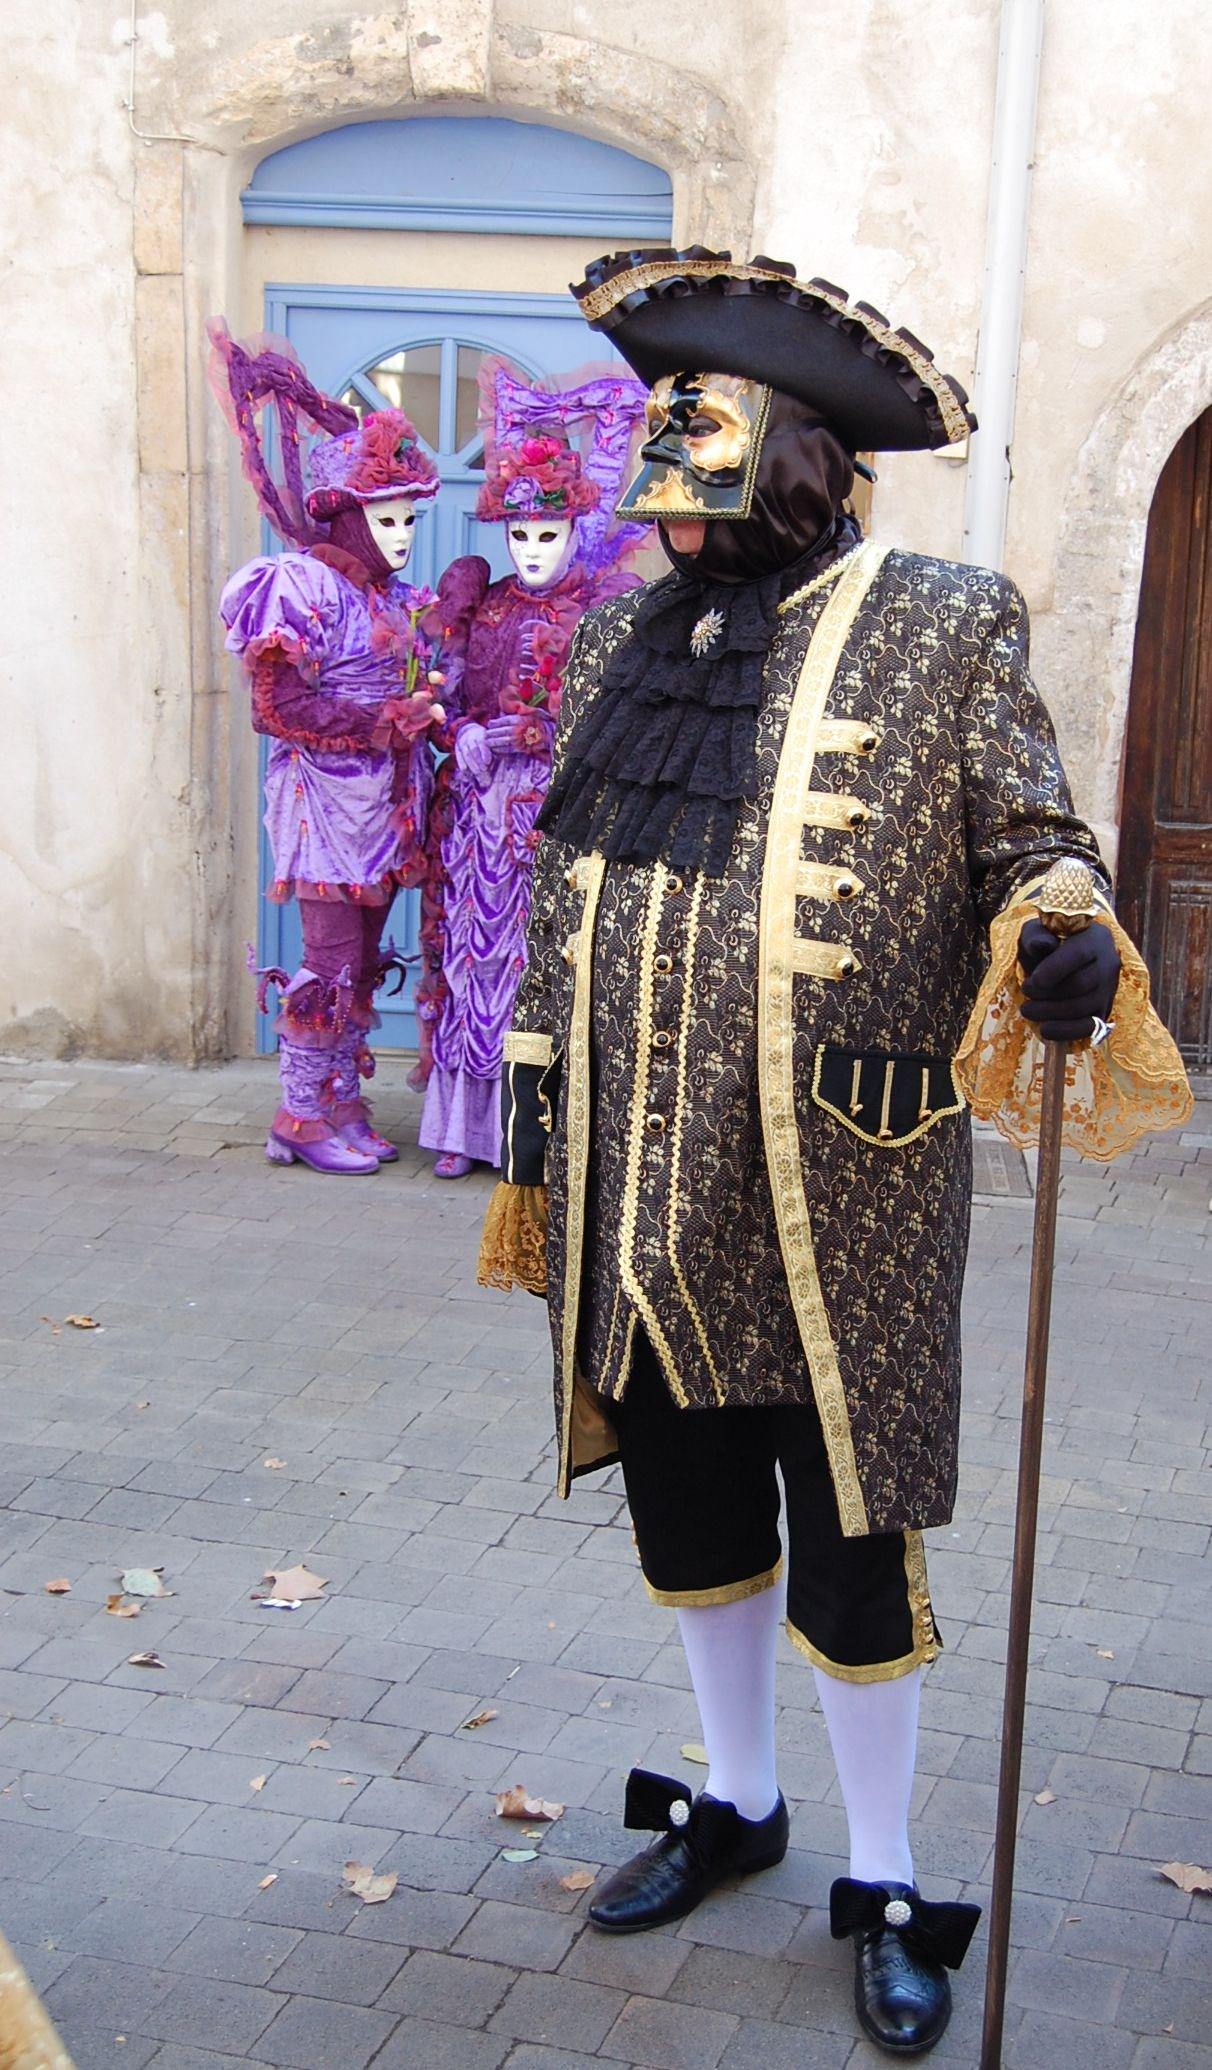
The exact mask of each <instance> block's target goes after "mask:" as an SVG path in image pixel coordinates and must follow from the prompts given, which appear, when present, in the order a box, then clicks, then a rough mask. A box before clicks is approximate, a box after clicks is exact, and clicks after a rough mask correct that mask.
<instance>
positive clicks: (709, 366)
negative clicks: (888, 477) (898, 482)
mask: <svg viewBox="0 0 1212 2070" xmlns="http://www.w3.org/2000/svg"><path fill="white" fill-rule="evenodd" d="M573 293H574V294H575V295H576V296H577V299H578V301H579V302H580V303H581V307H582V312H583V313H584V314H585V315H586V317H587V320H588V321H589V322H590V324H591V325H592V326H593V328H594V329H597V330H601V331H602V332H604V333H605V334H606V335H607V336H608V337H609V339H610V341H611V344H612V345H614V346H616V347H617V349H618V351H619V352H620V353H621V354H622V356H623V358H624V359H625V360H626V361H627V363H628V365H629V366H630V367H632V368H633V369H634V371H635V372H636V373H637V374H638V375H639V377H640V379H641V380H642V381H645V382H647V383H648V384H649V386H651V384H652V383H653V382H654V381H657V380H659V379H660V378H661V376H662V375H665V374H676V373H683V372H695V373H700V372H701V373H706V372H713V373H730V374H742V375H745V376H747V377H748V378H749V379H750V380H754V381H761V382H764V383H766V384H767V385H768V386H770V387H771V388H777V389H779V390H780V391H781V392H782V393H783V394H784V395H790V396H794V397H795V398H796V400H797V401H799V402H802V403H805V404H806V405H807V406H808V407H809V408H810V409H813V410H816V411H817V412H818V413H819V414H820V415H821V416H822V417H823V418H824V419H825V420H826V422H827V423H828V424H829V425H830V426H831V428H832V429H833V430H834V431H835V432H836V433H837V436H838V437H839V438H840V439H841V440H842V441H843V443H844V444H845V445H846V446H847V447H848V448H849V450H850V451H851V452H861V451H868V450H870V451H875V452H912V451H916V450H921V449H929V448H935V447H940V446H946V445H950V444H953V443H955V442H956V441H957V440H959V439H962V438H964V437H966V436H967V433H968V432H969V431H970V430H972V429H974V428H975V422H976V420H975V418H974V417H973V416H972V413H971V411H970V410H969V409H968V407H967V400H968V399H967V396H966V394H965V392H964V390H963V389H962V388H961V387H960V385H959V383H958V382H956V381H954V380H953V379H952V378H951V377H950V376H949V375H946V374H943V373H941V372H940V371H939V370H938V368H937V367H935V365H934V362H933V359H932V358H931V355H930V353H929V352H928V350H927V348H926V347H925V346H924V345H922V344H921V343H920V341H919V340H918V339H916V338H914V337H913V336H912V335H911V334H910V333H909V332H907V331H893V330H892V328H891V326H890V325H889V323H888V320H887V318H886V317H884V316H881V314H880V312H879V311H878V310H876V309H872V308H870V306H869V305H867V304H865V303H855V304H853V305H852V304H850V303H848V302H847V300H846V297H845V295H844V293H843V292H842V290H841V289H839V288H834V287H832V286H831V285H830V284H829V283H828V282H827V281H809V282H800V281H797V280H796V279H795V278H794V276H793V275H792V274H791V272H790V269H789V268H786V267H784V266H781V265H779V264H778V263H777V262H775V261H770V260H762V259H755V260H754V261H753V263H752V266H748V267H739V266H734V265H733V263H732V261H731V260H730V258H729V256H728V254H727V253H722V252H721V253H709V252H704V251H702V250H695V251H693V252H663V253H662V252H630V253H625V254H619V255H617V257H615V258H613V259H603V260H599V261H598V262H597V263H596V265H595V266H593V267H591V268H590V269H589V271H588V273H587V275H586V278H585V280H584V281H583V282H582V283H580V284H579V285H577V286H575V287H574V288H573Z"/></svg>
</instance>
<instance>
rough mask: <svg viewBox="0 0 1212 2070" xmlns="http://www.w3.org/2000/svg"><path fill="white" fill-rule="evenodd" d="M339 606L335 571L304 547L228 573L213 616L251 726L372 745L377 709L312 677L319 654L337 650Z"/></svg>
mask: <svg viewBox="0 0 1212 2070" xmlns="http://www.w3.org/2000/svg"><path fill="white" fill-rule="evenodd" d="M343 611H344V605H343V599H342V595H341V589H340V585H339V582H338V580H337V577H336V576H335V575H334V574H333V572H332V570H331V569H330V568H328V567H326V566H325V564H324V562H323V561H313V560H311V559H310V558H309V557H308V556H307V555H306V554H295V553H286V554H282V555H281V556H280V557H279V558H278V559H276V560H272V559H264V560H256V561H250V562H249V563H248V566H247V567H245V568H241V569H240V570H239V572H238V574H235V575H233V576H232V578H231V581H230V582H229V583H228V585H227V587H226V589H225V590H224V592H223V595H222V597H221V598H220V600H219V615H220V616H221V618H222V619H223V622H224V624H225V625H226V627H227V639H226V642H225V645H226V646H227V647H228V649H229V650H230V651H231V652H232V653H233V654H239V655H240V656H241V658H242V659H243V662H244V666H245V668H246V669H247V671H248V675H249V679H250V682H251V686H252V722H253V726H254V728H255V730H256V731H257V732H258V733H268V734H272V735H274V736H275V737H276V738H277V739H279V740H289V741H291V742H292V743H293V744H294V745H295V746H297V747H310V748H323V749H327V750H328V751H329V752H330V753H341V754H350V753H365V752H366V751H367V750H368V749H370V748H372V747H373V746H375V744H376V743H375V730H376V727H377V726H378V723H379V715H378V712H377V711H376V710H374V709H373V708H372V707H368V706H366V705H364V704H359V703H358V702H356V701H355V700H354V699H352V698H347V697H341V696H339V695H335V694H334V693H333V692H332V691H330V690H326V689H324V688H323V686H322V684H321V680H320V677H321V670H322V667H323V663H324V660H325V657H326V655H328V654H330V653H334V652H339V651H340V645H341V630H342V618H343Z"/></svg>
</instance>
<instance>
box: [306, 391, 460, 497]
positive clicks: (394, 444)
mask: <svg viewBox="0 0 1212 2070" xmlns="http://www.w3.org/2000/svg"><path fill="white" fill-rule="evenodd" d="M308 471H309V473H310V475H311V480H312V489H311V494H310V495H309V496H308V498H307V510H308V515H309V516H310V517H313V518H322V519H324V520H325V521H327V520H328V519H330V518H334V517H336V516H338V514H339V513H340V512H341V511H343V510H352V509H353V507H354V506H355V505H356V504H361V503H381V502H383V501H384V500H385V499H386V498H387V497H389V496H411V497H412V499H413V501H414V502H418V503H420V502H425V501H427V500H428V498H429V497H431V496H436V495H437V493H438V470H437V468H436V467H435V466H434V463H433V461H432V460H431V459H430V457H429V455H428V453H427V452H426V451H425V449H424V447H423V446H422V444H421V441H420V439H419V438H418V437H417V431H416V426H415V425H414V424H413V423H412V421H411V419H410V418H408V417H406V416H405V415H404V412H403V410H375V411H374V412H373V413H372V415H370V416H369V417H364V418H363V419H362V422H361V423H360V424H359V425H357V426H356V427H355V429H354V430H352V431H345V432H342V433H341V435H340V437H339V438H329V439H325V440H324V442H323V444H322V445H318V446H313V448H312V450H311V453H310V455H309V456H308Z"/></svg>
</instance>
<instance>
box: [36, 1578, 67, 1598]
mask: <svg viewBox="0 0 1212 2070" xmlns="http://www.w3.org/2000/svg"><path fill="white" fill-rule="evenodd" d="M42 1586H43V1588H44V1590H45V1591H46V1594H47V1595H48V1596H70V1594H71V1592H72V1585H71V1582H70V1581H44V1582H43V1584H42Z"/></svg>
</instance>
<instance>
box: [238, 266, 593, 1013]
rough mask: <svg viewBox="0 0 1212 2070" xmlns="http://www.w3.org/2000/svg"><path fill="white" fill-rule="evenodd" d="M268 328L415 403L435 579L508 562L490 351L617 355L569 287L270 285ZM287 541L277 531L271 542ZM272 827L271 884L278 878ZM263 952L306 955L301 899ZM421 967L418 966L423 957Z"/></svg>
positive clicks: (574, 357)
mask: <svg viewBox="0 0 1212 2070" xmlns="http://www.w3.org/2000/svg"><path fill="white" fill-rule="evenodd" d="M266 328H267V329H268V330H269V331H271V332H276V333H277V334H278V335H280V336H281V335H285V336H286V337H288V338H289V339H290V341H291V343H292V344H293V345H294V346H295V348H296V350H297V352H298V354H299V357H300V358H301V360H302V361H303V364H304V366H305V367H306V368H307V371H308V374H309V375H310V377H311V379H312V380H313V381H314V382H315V383H316V384H317V386H318V387H320V388H323V389H324V390H326V391H327V393H328V394H330V395H339V396H342V397H344V398H345V400H347V401H348V402H350V403H352V404H353V405H354V407H355V408H357V409H360V410H376V409H382V408H384V407H385V406H395V407H398V408H401V409H404V410H406V411H407V413H408V415H409V416H410V417H411V418H412V419H413V422H414V423H415V424H416V427H417V430H418V432H419V434H420V436H421V438H422V440H423V442H424V443H425V445H426V446H427V447H428V449H429V451H430V452H431V453H432V454H433V457H434V459H435V461H436V462H437V465H438V470H439V473H440V475H441V479H442V489H441V493H440V495H439V497H438V499H437V501H436V504H435V505H432V506H431V507H430V508H429V509H428V510H427V511H425V512H424V514H423V515H420V516H419V520H418V525H417V535H418V536H417V543H416V546H415V548H414V549H413V557H412V561H411V562H410V564H409V570H408V572H409V576H410V578H411V579H412V580H413V581H415V582H427V583H430V584H436V582H437V580H438V577H439V576H440V575H441V573H442V571H443V569H445V568H447V567H449V565H450V563H451V561H453V560H455V559H456V558H457V557H458V556H459V555H460V554H466V553H482V554H483V555H484V556H485V558H486V559H487V560H488V561H489V563H490V564H491V567H492V571H493V574H494V575H500V574H503V573H504V572H505V571H506V569H507V568H508V566H509V559H508V555H507V553H506V551H505V544H504V537H503V531H502V527H501V526H500V525H482V524H480V523H479V522H478V520H477V519H476V516H475V501H476V495H477V493H478V490H479V487H480V484H481V482H482V480H483V471H484V470H483V451H482V445H481V441H480V438H479V435H478V432H477V429H476V420H477V406H478V382H477V376H478V372H479V367H480V363H481V361H482V359H483V358H484V356H485V355H486V354H495V355H500V356H502V357H504V358H506V359H508V360H509V361H511V362H512V364H513V365H514V366H515V367H516V368H517V370H518V371H519V372H520V373H522V374H525V375H529V376H532V377H533V376H536V375H540V374H560V373H571V372H573V371H574V370H575V369H577V368H579V367H581V366H583V365H584V364H585V362H586V361H587V360H590V359H592V360H593V361H595V362H597V363H601V362H602V361H604V360H607V359H613V358H614V357H615V355H614V354H613V352H612V351H611V350H610V348H609V347H608V346H606V345H605V343H604V342H603V341H601V340H599V339H597V338H592V339H591V338H590V336H589V334H588V333H587V331H586V329H585V325H584V323H583V322H582V320H581V317H580V315H579V313H578V311H577V309H576V306H575V304H574V303H573V301H572V299H571V297H568V298H565V297H564V296H562V295H490V294H453V293H452V294H441V295H437V294H419V293H413V292H406V291H401V292H398V293H397V292H396V291H394V290H392V289H387V288H365V289H358V288H332V287H271V288H269V289H268V290H267V291H266ZM279 546H280V542H278V541H274V540H273V539H272V538H271V539H270V540H269V543H268V544H267V548H266V550H267V551H268V552H274V551H277V550H278V548H279ZM271 877H272V861H271V857H270V853H269V844H268V841H267V840H266V839H265V837H264V835H263V836H262V843H261V886H262V890H263V891H264V888H265V886H266V885H267V884H268V883H269V882H270V881H271ZM261 915H262V920H261V940H260V949H261V958H260V960H261V962H262V963H263V964H265V963H271V964H279V965H281V967H282V968H283V969H286V970H294V969H296V968H297V967H298V964H299V962H300V961H301V957H302V940H301V935H300V930H299V917H298V910H297V908H296V907H295V906H293V905H290V906H275V905H272V904H269V903H268V902H267V901H266V900H265V899H264V898H262V901H261ZM418 921H419V897H418V894H417V893H415V892H408V893H403V894H401V896H400V897H399V898H397V900H396V903H395V906H394V907H393V909H392V918H391V927H390V931H391V933H392V935H393V936H394V938H395V941H396V945H397V947H399V948H401V949H402V950H403V951H404V952H405V953H406V954H410V955H411V954H413V953H414V952H415V951H416V948H417V941H418ZM414 968H415V966H414ZM412 992H413V984H412V981H410V982H409V983H408V984H407V985H406V987H405V989H404V991H403V993H402V994H400V995H399V996H398V997H395V998H392V999H380V1001H379V1011H380V1013H381V1015H382V1019H383V1026H382V1028H381V1030H380V1031H379V1035H378V1038H377V1040H378V1044H379V1046H381V1047H383V1048H386V1049H414V1048H415V1047H416V1042H417V1031H416V1018H415V1014H414V1012H413V1004H412ZM275 1040H276V1038H275V1037H274V1035H273V1033H272V1018H270V1019H268V1020H266V1019H259V1026H258V1046H259V1047H260V1048H261V1049H272V1048H273V1047H274V1045H275Z"/></svg>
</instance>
